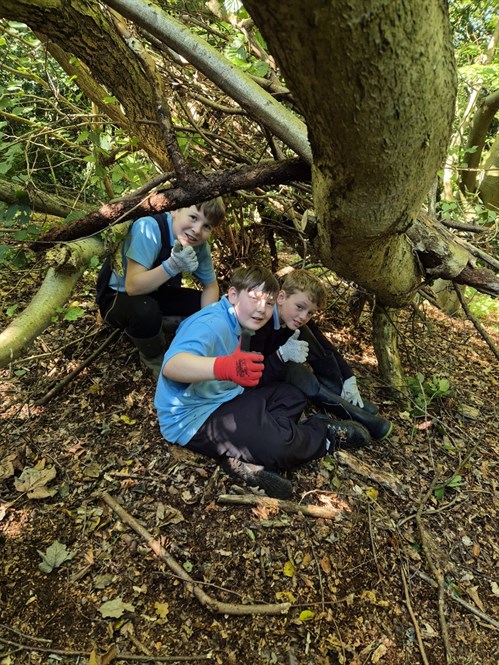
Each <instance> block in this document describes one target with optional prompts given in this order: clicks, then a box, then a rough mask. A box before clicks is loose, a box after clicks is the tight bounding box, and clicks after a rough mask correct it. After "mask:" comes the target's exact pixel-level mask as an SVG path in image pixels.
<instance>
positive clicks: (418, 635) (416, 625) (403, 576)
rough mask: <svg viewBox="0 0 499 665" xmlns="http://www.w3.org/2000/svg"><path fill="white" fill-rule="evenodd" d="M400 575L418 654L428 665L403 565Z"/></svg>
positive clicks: (402, 565)
mask: <svg viewBox="0 0 499 665" xmlns="http://www.w3.org/2000/svg"><path fill="white" fill-rule="evenodd" d="M400 574H401V576H402V585H403V587H404V595H405V604H406V605H407V609H408V611H409V614H410V617H411V619H412V625H413V626H414V630H415V632H416V639H417V641H418V647H419V652H420V654H421V658H422V659H423V663H424V665H429V662H428V657H427V655H426V651H425V648H424V642H423V638H422V636H421V630H420V628H419V623H418V620H417V618H416V615H415V614H414V610H413V608H412V603H411V596H410V594H409V586H408V584H407V576H406V574H405V570H404V564H401V566H400Z"/></svg>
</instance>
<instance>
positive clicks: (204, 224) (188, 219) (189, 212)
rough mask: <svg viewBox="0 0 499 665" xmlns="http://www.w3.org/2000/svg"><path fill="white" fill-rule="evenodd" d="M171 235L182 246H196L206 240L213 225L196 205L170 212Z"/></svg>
mask: <svg viewBox="0 0 499 665" xmlns="http://www.w3.org/2000/svg"><path fill="white" fill-rule="evenodd" d="M172 219H173V235H174V236H175V238H176V239H177V240H180V243H181V244H182V245H183V246H184V247H188V246H190V247H197V246H198V245H202V244H203V243H204V242H206V241H207V240H208V238H209V237H210V235H211V232H212V231H213V225H212V224H210V222H209V221H208V220H207V218H206V217H205V215H204V213H203V212H201V210H198V209H197V208H196V206H191V207H190V208H180V210H174V211H173V212H172Z"/></svg>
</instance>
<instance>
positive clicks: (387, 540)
mask: <svg viewBox="0 0 499 665" xmlns="http://www.w3.org/2000/svg"><path fill="white" fill-rule="evenodd" d="M92 284H93V282H92V280H91V279H90V280H89V282H88V284H86V285H85V284H83V285H82V286H81V288H80V291H79V293H78V294H77V295H76V296H75V299H76V301H77V304H78V305H79V306H80V307H82V308H83V309H84V310H85V315H84V316H83V317H82V318H80V319H78V321H76V322H73V323H71V322H67V321H62V322H60V323H59V324H58V325H57V326H53V327H52V328H51V329H49V330H48V331H47V332H46V334H45V335H43V336H42V337H41V338H39V339H38V340H37V341H36V343H35V344H34V345H33V346H32V347H31V348H30V349H29V351H28V352H27V353H29V354H30V357H29V358H28V357H26V358H25V359H23V360H22V361H18V362H16V363H15V364H14V365H13V366H12V368H11V369H10V370H2V371H1V372H0V385H1V388H2V393H3V394H2V398H1V399H2V403H3V405H4V408H3V412H2V414H1V415H0V418H1V420H0V422H1V429H2V437H1V440H0V460H1V461H0V464H1V466H0V479H1V480H2V484H1V489H0V504H3V507H2V508H0V517H1V521H0V539H1V540H0V547H1V550H0V551H1V568H0V616H1V622H0V623H1V625H0V663H2V665H9V664H10V663H16V664H17V663H57V662H59V663H62V664H65V663H76V662H80V663H94V664H96V663H99V662H101V663H108V662H112V661H113V656H115V655H116V654H120V657H122V658H127V659H128V660H132V659H131V655H133V654H135V660H136V661H137V662H138V661H139V659H142V661H144V660H146V661H147V660H149V661H150V662H180V661H181V660H182V659H187V658H188V659H189V660H190V662H194V663H202V662H205V661H207V660H208V661H209V660H212V661H213V662H215V663H220V664H222V665H230V664H232V663H240V664H243V665H246V664H248V665H250V664H255V665H260V664H261V665H264V664H265V665H266V664H267V663H286V664H300V665H305V664H307V665H308V664H313V665H326V664H329V665H333V664H336V663H349V664H350V665H360V664H364V663H382V664H384V665H393V664H397V665H399V664H402V663H403V664H407V665H412V664H417V663H421V662H425V659H426V662H428V663H431V664H435V665H440V664H442V663H445V650H444V643H445V639H446V640H447V647H448V649H449V650H450V654H451V655H452V662H454V663H459V664H462V665H465V664H469V665H475V664H477V663H480V664H483V665H488V664H490V665H492V664H493V663H494V664H495V663H496V662H497V661H498V653H497V644H498V639H497V638H498V628H497V627H498V626H499V624H498V623H497V622H498V621H499V616H498V611H497V610H498V597H499V587H498V583H497V577H496V576H497V562H498V555H499V546H498V539H497V463H498V458H497V450H498V440H497V439H498V437H497V430H498V419H497V415H498V413H497V411H498V403H497V394H498V373H497V361H496V359H495V358H494V356H493V354H492V352H491V351H490V349H489V348H488V347H487V346H486V345H485V343H484V342H483V341H482V340H481V338H479V337H478V335H477V334H476V332H475V330H474V328H473V326H472V325H471V324H470V323H469V322H463V321H462V320H459V319H448V318H445V317H442V316H441V315H440V313H439V312H438V311H437V310H435V309H434V308H432V307H431V306H428V305H426V306H425V307H424V308H422V309H421V311H420V314H419V315H418V316H414V315H411V316H410V315H409V314H408V313H406V314H405V315H404V320H403V321H402V322H401V324H400V325H401V333H402V335H401V350H402V355H403V358H404V365H405V370H406V372H407V374H408V375H409V376H413V377H415V376H416V374H417V373H418V372H419V373H421V374H423V375H424V376H425V377H426V379H431V378H433V377H437V379H442V378H444V379H447V380H448V381H449V382H450V387H451V391H450V394H448V395H446V396H445V397H443V398H441V399H435V400H434V401H432V402H431V404H429V406H428V408H427V412H426V414H424V413H422V412H418V414H417V415H416V413H415V409H416V407H415V403H414V402H412V403H410V404H407V405H406V404H402V405H401V404H397V403H395V402H393V401H391V400H390V399H389V398H388V397H387V394H386V392H385V391H384V389H383V387H382V386H381V385H380V383H379V379H378V377H377V373H376V363H375V360H374V357H373V353H372V348H371V346H370V323H369V317H368V315H367V313H364V314H363V315H362V317H361V320H360V324H359V325H358V326H356V328H354V326H353V325H352V324H351V323H349V322H348V320H347V317H346V316H345V315H341V314H340V312H342V311H344V310H345V307H344V305H345V302H344V298H343V295H344V294H343V293H340V294H339V296H338V298H337V299H336V300H335V301H334V302H333V303H332V304H331V309H330V311H329V312H328V314H327V316H325V317H324V322H323V325H324V327H323V329H324V330H328V331H329V332H330V335H331V339H332V340H333V341H334V342H335V343H336V344H337V345H338V346H339V347H340V348H341V349H342V351H343V352H344V355H345V356H346V357H347V358H348V359H349V360H350V361H351V362H352V364H353V366H354V367H355V369H356V371H357V374H358V376H359V380H360V382H361V385H362V392H363V394H365V395H366V396H367V397H369V398H370V399H371V400H373V401H375V402H377V403H378V404H380V405H381V408H382V412H383V414H384V415H386V416H387V417H389V418H391V419H392V420H393V422H394V434H393V436H392V437H391V438H390V440H389V441H388V442H387V443H383V444H374V445H373V446H372V447H370V448H368V449H366V450H363V451H361V452H359V453H358V454H357V455H356V456H355V458H354V460H352V459H345V458H343V459H340V460H338V459H334V458H328V459H326V460H324V461H320V462H315V463H312V464H309V465H307V466H306V467H304V468H302V469H300V470H299V471H297V472H295V473H294V474H293V475H292V481H293V484H294V488H295V496H294V501H295V502H296V503H299V504H312V505H318V506H324V507H328V508H329V509H330V511H331V517H330V518H327V519H325V518H317V517H310V516H305V515H302V514H296V513H292V512H288V511H287V510H278V509H277V508H269V507H268V506H257V507H255V506H245V505H227V504H225V503H221V502H220V496H221V495H225V494H229V493H234V490H233V488H232V486H231V483H230V481H229V479H228V478H227V477H226V476H225V475H224V474H223V473H222V472H221V471H220V470H219V469H218V468H217V467H216V465H215V464H214V463H212V462H211V461H210V460H206V459H203V458H197V457H194V456H192V455H190V454H185V453H183V451H182V450H181V449H179V448H177V447H169V446H168V445H167V444H166V443H165V442H164V441H163V440H162V438H161V436H160V434H159V431H158V428H157V424H156V418H155V413H154V409H153V404H152V398H153V392H154V384H153V382H152V380H150V379H149V378H148V376H147V375H146V374H145V372H143V370H142V369H141V367H140V364H139V361H138V357H137V354H136V352H135V351H134V349H133V348H132V346H131V345H129V344H128V342H126V339H125V338H121V339H119V340H115V341H114V342H112V343H111V344H110V345H109V346H108V347H107V349H105V350H104V351H103V352H102V353H101V354H100V355H99V357H98V358H97V359H96V360H95V361H94V362H93V363H91V364H90V365H89V367H87V368H86V369H84V370H83V371H82V372H81V373H80V374H79V375H78V376H77V377H76V378H75V379H74V380H73V381H71V382H70V383H69V384H68V385H67V386H66V387H65V388H64V389H63V390H62V391H61V392H60V393H58V394H56V395H55V396H54V397H53V398H52V399H50V400H49V401H47V403H46V404H45V405H43V404H41V403H40V402H39V400H40V399H43V397H44V396H46V395H47V393H48V391H49V390H50V389H51V388H52V387H53V385H54V384H56V383H57V382H58V381H60V380H61V379H62V378H63V377H64V376H65V375H66V374H67V373H68V372H70V371H71V370H73V369H74V368H75V367H77V366H78V365H79V364H80V363H81V362H82V361H83V360H84V359H85V358H87V357H88V356H89V355H90V353H92V351H94V350H95V349H97V348H98V346H99V345H100V344H101V343H102V342H103V341H104V340H105V339H106V338H107V337H108V336H109V333H110V330H109V329H107V328H105V327H102V325H101V324H100V322H99V321H98V319H97V317H96V310H95V308H94V305H93V302H92V294H91V289H92ZM13 288H15V289H16V291H17V296H16V298H18V299H19V294H20V293H22V292H24V291H25V298H29V296H30V290H31V287H30V285H29V283H28V280H27V279H22V280H21V281H20V283H19V284H17V285H10V286H9V289H13ZM85 288H86V289H87V290H86V291H85ZM9 289H4V292H3V298H4V300H5V302H6V306H9V305H10V304H12V302H13V300H12V298H13V296H12V291H10V290H9ZM1 315H2V317H4V318H3V319H2V321H1V323H2V326H4V325H6V323H7V319H6V318H5V308H3V311H2V314H1ZM488 324H489V326H488V331H489V334H491V335H492V336H493V338H494V339H495V343H496V344H497V343H498V341H499V340H498V335H497V332H496V331H497V327H494V326H493V325H492V324H495V325H496V326H497V320H495V321H494V320H492V319H489V320H488ZM37 402H38V403H37ZM355 459H356V460H358V461H360V462H363V463H364V466H362V467H355V466H353V465H354V464H355ZM28 468H34V469H37V471H38V472H39V476H38V478H41V481H39V482H40V486H39V487H38V489H36V488H35V492H37V493H40V492H41V490H40V487H42V488H43V487H44V488H48V489H49V490H52V491H53V495H52V496H46V497H45V498H28V496H27V490H29V481H28V485H26V484H25V485H24V486H23V485H21V484H20V483H21V482H22V480H23V478H25V476H26V469H28ZM23 471H24V475H23V476H21V474H22V473H23ZM380 471H383V472H385V473H386V474H388V475H387V476H386V478H385V479H384V482H381V481H382V480H383V479H382V478H380V477H375V474H377V473H379V472H380ZM54 472H55V473H54ZM44 474H45V475H44ZM52 476H53V477H52ZM47 479H48V480H47ZM45 481H46V482H45ZM446 483H447V484H446ZM31 489H33V487H32V488H31ZM102 492H107V493H108V494H109V495H110V496H111V497H113V498H114V499H115V500H116V501H118V502H119V503H120V504H121V505H122V506H123V508H124V509H125V510H126V511H127V512H128V513H129V514H130V515H132V516H133V517H135V519H136V520H138V521H139V522H140V524H141V525H143V526H144V527H145V528H146V529H147V530H148V531H149V532H150V533H151V534H152V535H153V536H154V538H155V539H157V540H158V541H159V542H160V543H161V544H162V545H163V547H164V548H165V551H166V552H167V554H168V555H169V556H170V557H173V558H174V559H175V561H176V562H178V564H179V565H180V566H181V567H182V571H184V572H186V573H188V574H189V575H190V576H191V577H192V578H193V579H194V580H195V581H196V582H199V583H201V582H202V583H203V584H202V586H201V587H200V588H202V590H203V591H204V592H205V593H206V594H208V595H209V596H211V597H212V598H214V599H216V600H217V601H220V602H225V603H230V604H237V605H240V604H244V605H248V604H275V603H278V602H281V603H285V602H287V601H290V602H291V603H292V607H291V609H290V610H289V611H288V612H287V613H282V614H278V615H274V616H252V615H249V616H232V615H230V614H220V613H217V612H213V611H211V610H210V609H208V608H207V607H206V606H205V605H203V603H202V602H200V600H199V599H198V598H196V597H194V596H193V594H192V588H191V587H189V586H188V585H186V584H185V582H184V581H182V580H181V579H180V578H179V577H180V576H179V575H176V574H174V573H173V571H172V569H171V566H169V565H168V563H167V562H166V561H165V560H164V559H161V558H160V557H159V556H158V555H157V554H155V553H154V552H153V551H152V550H151V549H150V547H148V545H147V543H146V541H145V539H144V537H142V536H141V535H139V534H138V533H137V532H136V531H134V530H133V529H132V528H131V527H130V526H129V525H127V524H125V523H124V522H123V521H122V519H120V517H119V516H118V514H117V513H116V512H115V511H114V510H112V509H111V508H110V506H109V505H108V503H106V502H105V501H103V500H102ZM418 511H419V514H418ZM425 534H426V535H425ZM54 543H60V545H58V546H57V545H56V547H59V551H58V553H59V555H61V557H62V558H65V556H67V555H68V553H70V556H71V557H72V558H70V559H68V560H66V561H64V562H63V563H62V564H61V565H60V566H59V567H56V568H55V569H54V570H52V572H50V573H47V572H43V571H42V570H40V568H39V564H40V563H41V562H42V557H41V555H40V553H39V552H41V553H44V554H45V555H46V556H48V557H49V558H50V554H47V549H48V548H49V547H50V546H51V545H53V544H54ZM64 546H65V548H64ZM440 576H441V577H440ZM437 579H440V580H441V581H443V585H441V589H442V593H441V594H440V595H441V598H440V605H439V588H438V585H437V586H435V584H436V580H437ZM444 587H445V591H444ZM448 592H450V593H451V594H452V593H454V594H455V595H456V596H457V597H458V598H459V599H461V600H462V601H464V603H465V605H463V604H460V603H459V602H457V601H456V600H455V599H453V598H451V597H450V596H449V595H448ZM107 601H115V602H114V604H113V605H112V606H111V613H114V614H115V615H116V616H106V614H107V613H108V612H106V608H109V606H106V605H104V603H106V602H107ZM439 606H440V608H441V609H440V615H439ZM108 611H109V610H108ZM441 617H443V619H442V618H441ZM493 622H495V626H494V625H493ZM445 630H446V631H447V633H448V635H447V637H446V638H445V639H444V635H443V631H445ZM91 652H92V653H91ZM106 653H107V656H104V654H106ZM78 654H81V655H80V656H78ZM99 657H102V660H99ZM166 657H169V659H168V661H164V660H163V661H162V660H161V658H163V659H164V658H166ZM132 662H133V661H132Z"/></svg>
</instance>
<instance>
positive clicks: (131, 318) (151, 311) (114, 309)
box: [101, 286, 201, 339]
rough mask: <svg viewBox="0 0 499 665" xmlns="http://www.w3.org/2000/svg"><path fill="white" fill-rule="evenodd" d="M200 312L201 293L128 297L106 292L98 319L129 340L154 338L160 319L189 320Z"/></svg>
mask: <svg viewBox="0 0 499 665" xmlns="http://www.w3.org/2000/svg"><path fill="white" fill-rule="evenodd" d="M199 309H201V291H199V290H197V289H184V288H177V287H173V286H170V287H161V288H159V289H158V290H157V291H154V292H153V293H148V294H146V295H141V296H129V295H128V294H127V293H119V292H117V291H115V290H114V289H108V292H107V293H106V295H105V298H104V301H103V303H102V306H101V314H102V318H103V319H104V320H105V321H107V323H109V324H110V325H112V326H114V327H115V328H120V329H121V330H125V331H126V332H127V333H128V334H129V335H131V336H132V337H137V338H140V339H145V338H148V337H154V336H155V335H157V334H158V333H159V331H160V329H161V320H162V317H163V316H175V315H176V316H190V315H191V314H194V312H197V311H198V310H199Z"/></svg>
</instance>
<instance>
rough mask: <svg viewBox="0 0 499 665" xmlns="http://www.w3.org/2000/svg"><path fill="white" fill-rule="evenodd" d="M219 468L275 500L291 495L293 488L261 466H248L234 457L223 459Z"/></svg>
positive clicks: (284, 479)
mask: <svg viewBox="0 0 499 665" xmlns="http://www.w3.org/2000/svg"><path fill="white" fill-rule="evenodd" d="M220 466H221V467H222V469H223V470H224V471H225V473H227V474H228V475H229V476H231V477H232V478H234V479H235V480H237V481H239V482H242V483H244V484H245V485H248V486H249V487H259V488H260V489H262V490H263V491H264V492H265V494H266V495H267V496H271V497H274V498H275V499H289V498H290V497H291V495H292V494H293V486H292V485H291V483H290V482H289V480H286V478H283V477H282V476H280V475H279V474H278V473H273V472H272V471H266V470H265V469H264V467H263V466H258V465H256V464H249V463H248V462H243V461H241V460H239V459H235V458H234V457H224V459H223V460H222V461H221V462H220Z"/></svg>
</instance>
